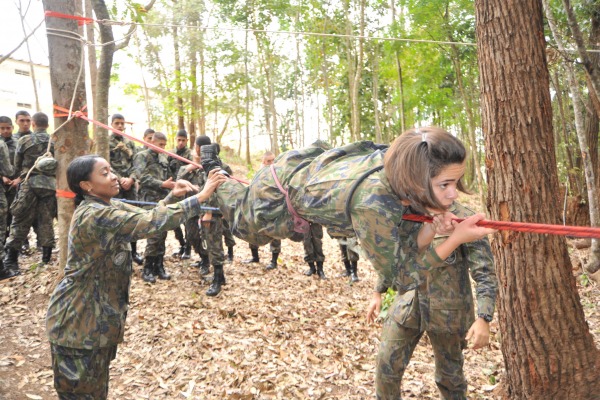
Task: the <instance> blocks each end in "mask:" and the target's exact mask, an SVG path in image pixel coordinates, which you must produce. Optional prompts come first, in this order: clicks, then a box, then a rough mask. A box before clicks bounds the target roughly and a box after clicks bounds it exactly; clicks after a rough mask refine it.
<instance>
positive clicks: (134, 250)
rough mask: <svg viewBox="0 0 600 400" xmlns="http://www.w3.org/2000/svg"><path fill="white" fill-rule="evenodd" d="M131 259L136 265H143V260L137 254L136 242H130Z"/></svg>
mask: <svg viewBox="0 0 600 400" xmlns="http://www.w3.org/2000/svg"><path fill="white" fill-rule="evenodd" d="M131 259H132V260H133V261H134V262H135V263H136V264H137V265H142V264H143V263H144V259H143V258H142V256H140V255H139V254H138V252H137V242H131Z"/></svg>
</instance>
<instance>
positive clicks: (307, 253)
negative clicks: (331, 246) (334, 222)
mask: <svg viewBox="0 0 600 400" xmlns="http://www.w3.org/2000/svg"><path fill="white" fill-rule="evenodd" d="M302 244H303V245H304V261H305V262H306V263H307V264H308V267H309V269H308V270H306V271H305V272H304V275H306V276H311V275H314V274H317V276H318V277H319V279H327V277H326V276H325V272H323V262H324V261H325V255H324V254H323V225H319V224H314V223H311V224H310V230H309V231H308V232H307V233H306V234H305V235H304V240H303V241H302ZM315 264H316V265H315Z"/></svg>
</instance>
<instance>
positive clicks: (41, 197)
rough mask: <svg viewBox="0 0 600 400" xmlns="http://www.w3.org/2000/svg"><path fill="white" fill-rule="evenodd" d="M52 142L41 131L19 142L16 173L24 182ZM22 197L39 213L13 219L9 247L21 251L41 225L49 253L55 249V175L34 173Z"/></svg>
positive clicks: (21, 191) (20, 193)
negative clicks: (34, 225) (35, 223)
mask: <svg viewBox="0 0 600 400" xmlns="http://www.w3.org/2000/svg"><path fill="white" fill-rule="evenodd" d="M49 141H50V135H48V133H46V131H45V130H39V131H37V132H34V133H32V134H30V135H26V136H23V137H21V138H20V139H19V142H18V143H17V149H16V152H15V171H16V172H18V173H20V176H21V178H23V179H24V178H25V176H26V175H27V172H28V171H29V170H30V169H31V167H33V165H34V164H35V162H36V160H37V159H38V157H40V156H41V155H43V154H45V153H46V150H47V148H48V142H49ZM50 147H51V152H52V153H54V145H51V146H50ZM18 197H19V199H21V198H22V200H23V202H24V203H25V204H27V205H28V206H29V208H30V209H34V210H36V212H35V213H32V212H25V213H21V214H17V215H13V220H12V224H11V227H10V235H9V237H8V240H7V241H6V247H7V248H9V247H10V248H11V249H14V250H17V251H18V250H19V249H20V248H21V246H22V245H23V243H25V242H26V240H27V234H28V233H29V229H30V228H31V226H32V225H33V223H34V221H37V223H38V242H39V244H40V245H41V246H42V247H45V248H49V249H51V248H52V247H54V228H53V226H52V223H53V219H54V216H55V215H56V177H55V175H54V174H51V175H46V174H44V173H41V172H39V171H37V170H35V169H34V170H33V171H31V173H30V175H29V178H28V179H27V180H24V181H23V182H21V184H20V186H19V191H18ZM36 218H37V219H36Z"/></svg>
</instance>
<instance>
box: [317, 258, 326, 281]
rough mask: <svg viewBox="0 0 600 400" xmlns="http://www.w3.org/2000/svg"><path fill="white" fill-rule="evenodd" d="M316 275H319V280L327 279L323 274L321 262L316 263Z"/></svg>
mask: <svg viewBox="0 0 600 400" xmlns="http://www.w3.org/2000/svg"><path fill="white" fill-rule="evenodd" d="M317 275H319V279H327V277H326V276H325V272H323V261H317Z"/></svg>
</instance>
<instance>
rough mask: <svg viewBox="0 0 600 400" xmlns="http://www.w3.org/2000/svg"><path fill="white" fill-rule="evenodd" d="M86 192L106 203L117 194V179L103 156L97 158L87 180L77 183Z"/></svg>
mask: <svg viewBox="0 0 600 400" xmlns="http://www.w3.org/2000/svg"><path fill="white" fill-rule="evenodd" d="M79 186H81V188H82V189H83V190H84V191H85V192H86V193H88V194H90V195H92V196H96V197H98V198H100V199H102V200H104V201H106V202H107V203H109V202H110V199H112V198H113V197H114V196H116V195H118V194H119V180H118V179H117V176H116V175H115V174H113V173H112V172H111V170H110V164H109V163H108V162H107V161H106V160H105V159H103V158H98V159H97V161H96V164H94V169H93V171H92V173H91V174H90V179H89V180H88V181H83V182H81V183H80V184H79Z"/></svg>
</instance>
